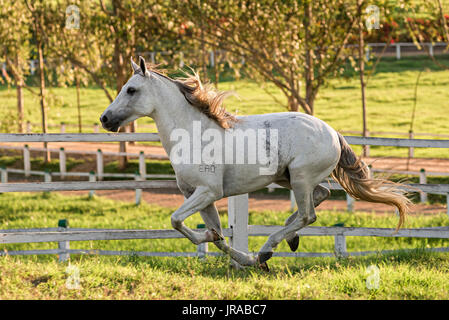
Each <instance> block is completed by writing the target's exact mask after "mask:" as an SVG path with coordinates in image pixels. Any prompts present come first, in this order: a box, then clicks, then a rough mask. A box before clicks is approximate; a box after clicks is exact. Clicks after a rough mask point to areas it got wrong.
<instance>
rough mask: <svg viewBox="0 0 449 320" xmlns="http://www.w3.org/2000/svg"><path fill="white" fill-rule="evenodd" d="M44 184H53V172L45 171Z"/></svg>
mask: <svg viewBox="0 0 449 320" xmlns="http://www.w3.org/2000/svg"><path fill="white" fill-rule="evenodd" d="M44 182H51V171H50V170H48V169H45V171H44Z"/></svg>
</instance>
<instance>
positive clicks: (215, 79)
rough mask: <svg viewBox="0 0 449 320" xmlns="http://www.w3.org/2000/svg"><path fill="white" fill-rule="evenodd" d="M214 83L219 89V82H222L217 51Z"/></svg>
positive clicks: (215, 53)
mask: <svg viewBox="0 0 449 320" xmlns="http://www.w3.org/2000/svg"><path fill="white" fill-rule="evenodd" d="M214 73H215V78H214V83H215V89H218V81H219V80H220V79H219V78H220V70H219V68H218V59H217V51H214Z"/></svg>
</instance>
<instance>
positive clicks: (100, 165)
mask: <svg viewBox="0 0 449 320" xmlns="http://www.w3.org/2000/svg"><path fill="white" fill-rule="evenodd" d="M103 173H104V170H103V152H101V149H98V150H97V175H98V180H100V181H101V180H103Z"/></svg>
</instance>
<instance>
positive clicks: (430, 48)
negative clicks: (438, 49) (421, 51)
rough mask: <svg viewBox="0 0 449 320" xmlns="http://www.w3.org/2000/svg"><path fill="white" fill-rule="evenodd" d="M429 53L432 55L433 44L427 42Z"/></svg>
mask: <svg viewBox="0 0 449 320" xmlns="http://www.w3.org/2000/svg"><path fill="white" fill-rule="evenodd" d="M429 54H430V56H431V57H433V44H432V43H429Z"/></svg>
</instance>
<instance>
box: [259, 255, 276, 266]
mask: <svg viewBox="0 0 449 320" xmlns="http://www.w3.org/2000/svg"><path fill="white" fill-rule="evenodd" d="M272 256H273V252H260V253H259V257H258V258H257V259H258V261H259V264H260V265H263V264H264V263H265V261H267V260H268V259H270V258H271V257H272ZM267 268H268V266H267Z"/></svg>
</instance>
